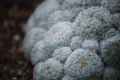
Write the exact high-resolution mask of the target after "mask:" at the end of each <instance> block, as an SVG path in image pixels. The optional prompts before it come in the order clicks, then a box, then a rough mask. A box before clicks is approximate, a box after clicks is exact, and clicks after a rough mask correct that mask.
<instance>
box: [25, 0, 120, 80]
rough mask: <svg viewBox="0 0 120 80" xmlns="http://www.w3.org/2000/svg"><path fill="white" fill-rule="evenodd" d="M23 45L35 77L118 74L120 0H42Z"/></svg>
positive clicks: (115, 77)
mask: <svg viewBox="0 0 120 80" xmlns="http://www.w3.org/2000/svg"><path fill="white" fill-rule="evenodd" d="M23 48H24V55H25V57H26V58H27V59H28V60H30V61H31V62H32V64H33V65H34V66H35V67H34V70H33V80H120V0H44V2H43V3H42V4H40V5H39V6H38V7H37V8H36V10H35V12H34V13H33V14H32V15H31V17H30V19H29V20H28V23H27V28H26V37H25V39H24V45H23Z"/></svg>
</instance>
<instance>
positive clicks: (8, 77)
mask: <svg viewBox="0 0 120 80" xmlns="http://www.w3.org/2000/svg"><path fill="white" fill-rule="evenodd" d="M41 2H42V0H0V69H1V70H0V80H31V79H32V70H33V66H32V64H31V63H30V62H29V61H27V60H26V59H25V58H24V56H23V51H22V41H23V39H24V36H25V32H24V30H25V27H26V22H27V20H28V18H29V16H30V15H31V14H32V13H33V11H34V9H35V8H36V6H37V5H38V4H40V3H41Z"/></svg>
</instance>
